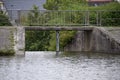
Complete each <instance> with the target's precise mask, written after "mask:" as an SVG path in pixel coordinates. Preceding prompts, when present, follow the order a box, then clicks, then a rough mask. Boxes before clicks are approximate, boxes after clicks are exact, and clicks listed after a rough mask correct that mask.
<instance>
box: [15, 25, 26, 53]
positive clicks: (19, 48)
mask: <svg viewBox="0 0 120 80" xmlns="http://www.w3.org/2000/svg"><path fill="white" fill-rule="evenodd" d="M15 40H16V41H15V43H16V45H15V51H16V55H24V54H25V28H24V27H17V31H16V34H15Z"/></svg>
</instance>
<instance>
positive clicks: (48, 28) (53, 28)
mask: <svg viewBox="0 0 120 80" xmlns="http://www.w3.org/2000/svg"><path fill="white" fill-rule="evenodd" d="M24 28H25V30H27V31H30V30H35V31H71V30H74V31H84V30H86V31H89V30H93V27H75V26H72V27H69V26H68V27H67V26H62V27H56V26H49V27H47V26H32V27H30V26H24Z"/></svg>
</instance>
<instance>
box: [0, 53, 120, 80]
mask: <svg viewBox="0 0 120 80" xmlns="http://www.w3.org/2000/svg"><path fill="white" fill-rule="evenodd" d="M0 80H120V55H113V54H111V55H110V54H101V53H94V54H93V53H74V52H71V53H61V54H60V55H58V56H55V52H26V55H25V56H15V57H0Z"/></svg>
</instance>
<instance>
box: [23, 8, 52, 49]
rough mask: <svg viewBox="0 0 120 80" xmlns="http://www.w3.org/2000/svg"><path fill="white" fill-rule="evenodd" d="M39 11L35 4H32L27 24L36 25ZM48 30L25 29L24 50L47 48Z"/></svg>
mask: <svg viewBox="0 0 120 80" xmlns="http://www.w3.org/2000/svg"><path fill="white" fill-rule="evenodd" d="M39 18H40V13H39V8H38V7H37V6H33V10H31V11H30V13H28V25H29V26H31V27H33V26H38V25H39V24H37V23H38V22H39ZM49 34H50V32H49V31H26V39H25V40H26V50H29V51H44V50H48V46H49V39H50V35H49Z"/></svg>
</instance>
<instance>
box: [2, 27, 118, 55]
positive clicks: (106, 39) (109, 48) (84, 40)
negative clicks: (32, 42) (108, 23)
mask: <svg viewBox="0 0 120 80" xmlns="http://www.w3.org/2000/svg"><path fill="white" fill-rule="evenodd" d="M27 29H28V30H29V27H28V28H24V27H1V28H0V52H3V51H4V50H5V51H8V52H9V51H10V50H13V51H14V52H15V53H16V54H17V55H24V52H25V30H27ZM30 29H32V28H30ZM39 29H40V30H44V29H43V28H39ZM47 29H50V30H51V28H47ZM62 29H63V30H77V33H76V35H75V36H74V38H73V40H72V41H71V43H69V44H68V45H66V46H65V47H64V51H88V52H103V53H120V28H103V27H80V28H79V27H77V28H55V30H62ZM35 30H38V29H37V28H35ZM45 30H46V29H45ZM52 30H53V28H52Z"/></svg>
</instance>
